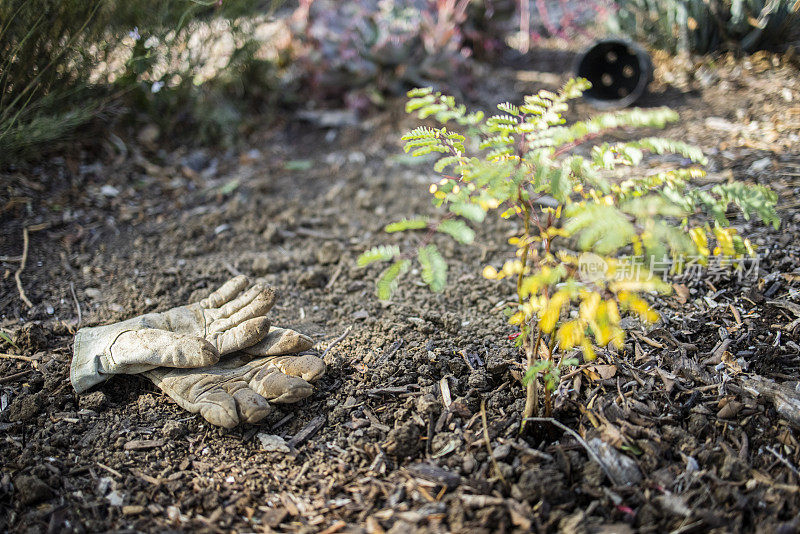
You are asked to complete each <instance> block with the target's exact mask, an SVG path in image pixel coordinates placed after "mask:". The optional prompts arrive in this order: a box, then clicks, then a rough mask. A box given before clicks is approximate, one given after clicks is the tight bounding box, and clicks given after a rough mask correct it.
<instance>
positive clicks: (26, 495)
mask: <svg viewBox="0 0 800 534" xmlns="http://www.w3.org/2000/svg"><path fill="white" fill-rule="evenodd" d="M14 487H15V488H16V490H17V499H19V502H20V503H21V504H23V505H25V506H28V505H31V504H36V503H38V502H42V501H44V500H46V499H49V498H50V497H51V496H52V495H53V492H52V490H51V489H50V486H48V485H47V484H45V483H44V482H42V481H41V480H39V479H38V478H36V477H35V476H27V475H21V476H18V477H17V478H15V479H14Z"/></svg>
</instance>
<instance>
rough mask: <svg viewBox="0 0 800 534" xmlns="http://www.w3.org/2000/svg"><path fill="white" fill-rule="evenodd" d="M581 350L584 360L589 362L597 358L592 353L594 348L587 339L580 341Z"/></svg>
mask: <svg viewBox="0 0 800 534" xmlns="http://www.w3.org/2000/svg"><path fill="white" fill-rule="evenodd" d="M581 349H583V359H584V360H589V361H591V360H594V359H595V358H597V354H595V353H594V348H593V347H592V344H591V342H590V341H589V340H588V339H586V338H583V341H581Z"/></svg>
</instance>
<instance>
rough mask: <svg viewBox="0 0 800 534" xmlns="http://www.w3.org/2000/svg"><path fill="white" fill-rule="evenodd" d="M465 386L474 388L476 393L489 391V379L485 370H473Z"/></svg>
mask: <svg viewBox="0 0 800 534" xmlns="http://www.w3.org/2000/svg"><path fill="white" fill-rule="evenodd" d="M467 385H469V387H471V388H475V389H477V390H478V391H486V390H487V389H489V387H490V386H489V377H488V376H487V375H486V370H485V369H475V370H474V371H472V372H471V373H470V374H469V378H468V379H467Z"/></svg>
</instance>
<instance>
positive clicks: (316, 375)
mask: <svg viewBox="0 0 800 534" xmlns="http://www.w3.org/2000/svg"><path fill="white" fill-rule="evenodd" d="M269 363H270V365H272V366H274V367H275V368H277V369H278V370H279V371H280V372H282V373H283V374H285V375H288V376H297V377H300V378H302V379H303V380H305V381H307V382H316V381H317V380H319V379H320V378H322V376H323V375H324V374H325V370H326V367H325V362H324V361H322V358H318V357H317V356H314V355H312V354H303V355H302V356H293V355H291V354H290V355H287V356H278V357H277V358H272V359H271V360H270V361H269Z"/></svg>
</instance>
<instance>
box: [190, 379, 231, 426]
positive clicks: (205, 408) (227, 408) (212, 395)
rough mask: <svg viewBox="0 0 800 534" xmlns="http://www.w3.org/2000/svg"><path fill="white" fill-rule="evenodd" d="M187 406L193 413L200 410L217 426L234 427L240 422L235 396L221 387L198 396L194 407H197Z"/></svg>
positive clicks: (206, 418)
mask: <svg viewBox="0 0 800 534" xmlns="http://www.w3.org/2000/svg"><path fill="white" fill-rule="evenodd" d="M184 407H186V406H184ZM186 408H187V409H188V410H189V411H190V412H193V413H197V412H200V415H202V416H203V419H205V420H206V421H208V422H209V423H211V424H212V425H215V426H221V427H223V428H233V427H235V426H236V425H238V424H239V413H238V412H237V410H236V401H235V400H234V397H233V396H232V395H231V394H229V393H226V392H224V391H222V390H219V389H218V390H214V391H211V392H209V393H205V394H203V395H202V396H201V397H200V398H198V399H197V402H196V403H194V406H193V407H192V408H195V409H192V408H188V407H186Z"/></svg>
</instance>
